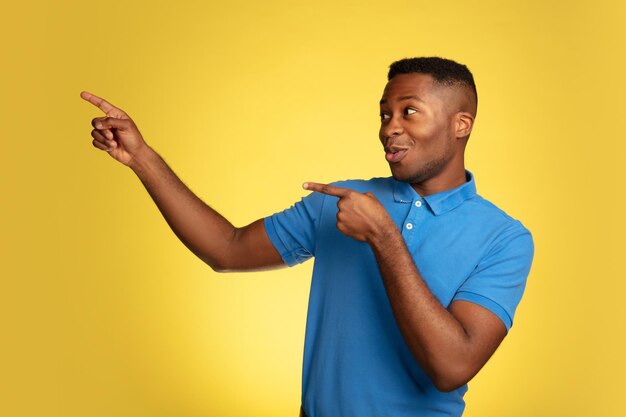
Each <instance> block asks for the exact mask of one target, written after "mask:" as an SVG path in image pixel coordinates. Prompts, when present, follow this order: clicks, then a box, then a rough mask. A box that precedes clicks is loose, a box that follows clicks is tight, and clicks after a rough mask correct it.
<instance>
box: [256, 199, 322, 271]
mask: <svg viewBox="0 0 626 417" xmlns="http://www.w3.org/2000/svg"><path fill="white" fill-rule="evenodd" d="M324 197H325V196H324V195H323V194H320V193H311V194H309V195H307V196H305V197H304V198H302V200H300V201H299V202H297V203H296V204H294V205H293V206H291V207H289V208H288V209H286V210H283V211H281V212H278V213H275V214H273V215H271V216H268V217H266V218H265V219H263V221H264V224H265V231H266V232H267V236H268V237H269V239H270V241H271V242H272V244H273V245H274V247H275V248H276V250H277V251H278V253H280V256H281V257H282V258H283V261H285V264H287V265H289V266H294V265H296V264H299V263H302V262H304V261H306V260H307V259H309V258H311V257H312V256H315V248H316V242H317V232H318V228H319V223H320V218H321V215H322V208H323V204H324V200H325V198H324Z"/></svg>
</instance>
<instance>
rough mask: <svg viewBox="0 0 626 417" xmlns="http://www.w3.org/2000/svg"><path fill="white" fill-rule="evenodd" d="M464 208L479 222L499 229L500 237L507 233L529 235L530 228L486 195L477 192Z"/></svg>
mask: <svg viewBox="0 0 626 417" xmlns="http://www.w3.org/2000/svg"><path fill="white" fill-rule="evenodd" d="M463 206H464V209H465V210H467V211H468V212H471V213H472V217H473V218H474V219H475V220H476V221H477V223H478V224H482V225H485V226H487V225H488V226H487V227H488V228H491V229H497V230H499V232H500V233H499V234H500V237H503V236H506V235H528V236H529V237H531V236H532V235H531V232H530V230H529V229H528V228H527V227H526V226H525V225H524V224H523V223H522V222H521V221H520V220H518V219H516V218H515V217H513V216H512V215H510V214H509V213H507V212H506V211H505V210H504V209H502V208H501V207H499V206H498V205H496V204H495V203H493V202H492V201H490V200H487V199H486V198H485V197H483V196H481V195H479V194H476V195H474V196H473V197H472V198H470V199H468V200H467V201H466V204H464V205H463Z"/></svg>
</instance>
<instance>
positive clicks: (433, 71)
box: [387, 56, 478, 102]
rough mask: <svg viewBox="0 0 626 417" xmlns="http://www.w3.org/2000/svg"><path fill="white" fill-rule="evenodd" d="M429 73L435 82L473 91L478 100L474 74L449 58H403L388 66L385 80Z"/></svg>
mask: <svg viewBox="0 0 626 417" xmlns="http://www.w3.org/2000/svg"><path fill="white" fill-rule="evenodd" d="M411 73H418V74H429V75H430V76H432V77H433V79H434V80H435V82H437V83H439V84H443V85H447V86H454V85H462V86H465V87H467V88H469V89H470V91H473V92H474V97H476V101H477V102H478V93H477V92H476V84H475V83H474V76H473V75H472V73H471V72H470V70H469V69H468V68H467V67H466V66H465V65H463V64H459V63H458V62H455V61H452V60H451V59H445V58H440V57H437V56H432V57H419V58H404V59H401V60H399V61H396V62H394V63H393V64H391V65H390V66H389V74H387V80H391V79H392V78H393V77H395V76H396V75H398V74H411Z"/></svg>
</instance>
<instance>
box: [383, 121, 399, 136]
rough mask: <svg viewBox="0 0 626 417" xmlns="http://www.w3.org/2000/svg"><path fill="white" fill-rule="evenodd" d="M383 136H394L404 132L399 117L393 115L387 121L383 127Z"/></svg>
mask: <svg viewBox="0 0 626 417" xmlns="http://www.w3.org/2000/svg"><path fill="white" fill-rule="evenodd" d="M382 131H383V136H384V137H386V138H392V137H394V136H400V135H401V134H403V133H404V128H403V127H402V123H400V120H398V118H397V117H392V118H391V119H389V120H388V121H387V123H386V124H384V125H383V127H382Z"/></svg>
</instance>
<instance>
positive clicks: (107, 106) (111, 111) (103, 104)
mask: <svg viewBox="0 0 626 417" xmlns="http://www.w3.org/2000/svg"><path fill="white" fill-rule="evenodd" d="M80 96H81V98H83V99H84V100H86V101H88V102H90V103H91V104H93V105H94V106H96V107H98V108H99V109H100V110H102V111H103V112H104V113H105V114H106V115H107V116H111V117H117V118H118V119H119V118H122V117H123V116H125V117H126V118H127V117H128V116H127V115H126V113H124V111H123V110H121V109H118V108H117V107H115V106H114V105H112V104H111V103H109V102H108V101H106V100H105V99H103V98H102V97H98V96H97V95H95V94H91V93H90V92H88V91H83V92H81V93H80Z"/></svg>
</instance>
